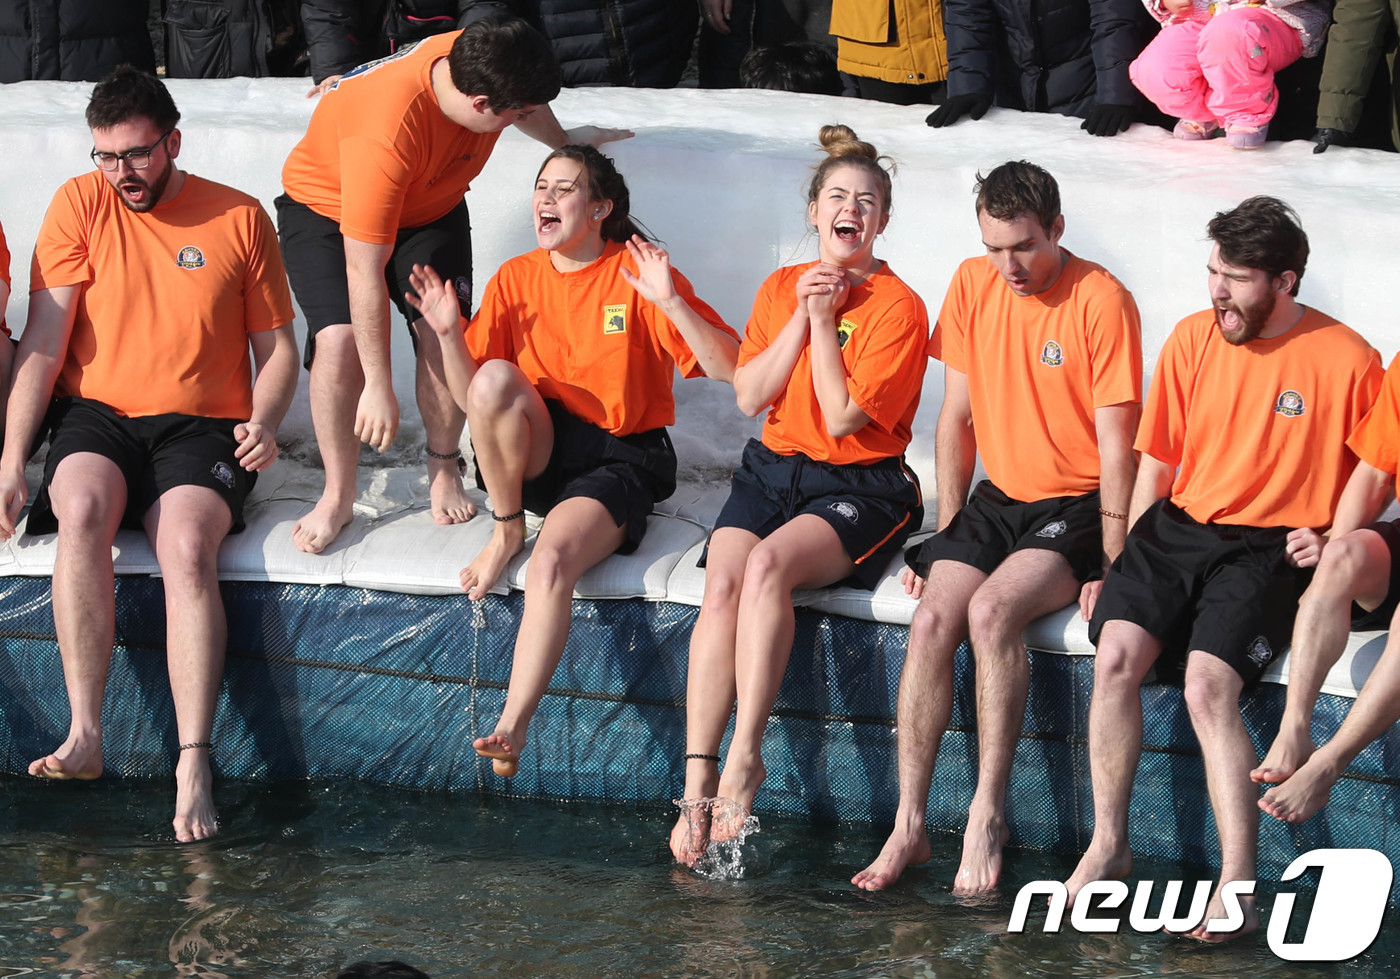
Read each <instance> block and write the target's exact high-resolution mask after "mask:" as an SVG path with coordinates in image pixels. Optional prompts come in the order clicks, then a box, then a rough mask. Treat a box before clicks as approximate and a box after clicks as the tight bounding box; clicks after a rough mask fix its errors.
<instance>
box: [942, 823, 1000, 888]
mask: <svg viewBox="0 0 1400 979" xmlns="http://www.w3.org/2000/svg"><path fill="white" fill-rule="evenodd" d="M1010 839H1011V830H1009V829H1007V828H1006V822H1005V821H1004V820H1003V819H1002V818H1001V816H1000V815H998V816H996V817H995V818H992V819H980V818H973V817H972V816H971V815H969V816H968V821H967V829H966V831H964V833H963V851H962V863H960V864H959V865H958V873H957V876H956V877H954V878H953V893H954V894H959V895H967V894H984V893H986V892H987V891H990V890H991V889H992V888H994V887H996V886H997V882H998V881H1000V880H1001V851H1002V848H1003V847H1005V846H1006V843H1007V841H1008V840H1010Z"/></svg>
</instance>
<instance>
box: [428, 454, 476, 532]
mask: <svg viewBox="0 0 1400 979" xmlns="http://www.w3.org/2000/svg"><path fill="white" fill-rule="evenodd" d="M428 501H429V502H430V503H431V504H432V508H433V522H434V523H439V524H454V523H466V522H467V521H468V520H470V519H471V518H472V517H474V516H476V504H475V503H473V502H472V501H471V500H470V499H469V498H468V497H467V491H466V489H464V488H463V486H462V470H461V467H460V466H458V464H457V460H456V459H429V460H428Z"/></svg>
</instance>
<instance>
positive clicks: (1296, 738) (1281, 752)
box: [1249, 728, 1317, 785]
mask: <svg viewBox="0 0 1400 979" xmlns="http://www.w3.org/2000/svg"><path fill="white" fill-rule="evenodd" d="M1316 750H1317V746H1316V745H1314V744H1313V742H1312V738H1311V737H1310V735H1309V733H1308V732H1307V731H1285V730H1284V729H1283V728H1279V732H1278V737H1276V738H1274V743H1273V744H1271V745H1270V746H1269V753H1268V754H1266V755H1265V756H1264V760H1263V761H1261V762H1260V763H1259V767H1258V768H1256V769H1254V770H1253V771H1251V772H1250V773H1249V777H1250V778H1252V779H1253V780H1254V781H1256V782H1262V783H1265V784H1269V785H1272V784H1275V783H1278V782H1282V781H1284V780H1286V779H1288V778H1291V777H1292V775H1293V773H1294V772H1296V771H1297V770H1298V766H1299V765H1301V764H1303V762H1305V761H1307V760H1308V759H1309V758H1311V757H1312V753H1313V752H1314V751H1316Z"/></svg>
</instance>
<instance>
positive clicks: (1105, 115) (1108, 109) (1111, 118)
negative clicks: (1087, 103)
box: [1079, 105, 1137, 136]
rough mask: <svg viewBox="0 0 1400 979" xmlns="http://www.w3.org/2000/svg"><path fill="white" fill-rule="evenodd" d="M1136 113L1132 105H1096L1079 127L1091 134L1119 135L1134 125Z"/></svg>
mask: <svg viewBox="0 0 1400 979" xmlns="http://www.w3.org/2000/svg"><path fill="white" fill-rule="evenodd" d="M1136 115H1137V113H1136V112H1134V111H1133V107H1132V106H1131V105H1096V106H1094V107H1093V108H1092V109H1090V110H1089V115H1088V117H1086V118H1085V120H1084V121H1083V122H1082V123H1080V124H1079V128H1080V129H1084V130H1087V131H1088V133H1089V134H1090V135H1091V136H1117V135H1118V134H1119V133H1121V132H1123V130H1125V129H1127V128H1128V127H1129V126H1130V125H1132V122H1133V118H1134V117H1135V116H1136Z"/></svg>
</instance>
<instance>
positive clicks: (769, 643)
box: [671, 126, 928, 866]
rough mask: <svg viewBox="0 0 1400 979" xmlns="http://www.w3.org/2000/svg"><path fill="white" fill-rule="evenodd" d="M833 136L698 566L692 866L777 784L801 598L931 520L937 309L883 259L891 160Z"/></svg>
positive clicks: (742, 394)
mask: <svg viewBox="0 0 1400 979" xmlns="http://www.w3.org/2000/svg"><path fill="white" fill-rule="evenodd" d="M821 144H822V148H823V149H824V150H825V151H826V156H825V158H824V159H823V160H822V161H821V162H820V163H819V164H818V165H817V166H816V167H815V168H814V171H813V174H812V178H811V181H810V183H809V185H808V191H807V220H808V223H809V224H811V226H812V227H813V229H814V231H815V234H816V239H817V246H818V250H819V253H820V257H819V259H818V260H817V261H815V262H806V263H803V264H800V265H794V266H789V267H787V268H782V269H779V270H778V271H776V272H774V273H773V274H772V275H770V276H769V277H768V279H767V281H765V282H764V283H763V286H762V287H761V288H760V289H759V291H758V296H757V298H755V300H754V306H753V314H752V316H751V317H750V318H749V322H748V326H747V327H746V329H745V335H744V342H743V346H742V347H741V348H740V351H739V365H738V367H737V368H736V369H735V372H734V388H735V392H736V394H737V396H738V402H739V407H740V409H741V410H743V412H744V413H745V414H747V415H750V416H757V415H759V414H765V419H764V424H763V432H762V439H761V441H760V440H755V439H751V440H750V441H749V443H748V445H747V446H746V447H745V449H744V455H743V461H742V462H741V464H740V466H739V468H738V469H736V470H735V471H734V476H733V481H732V483H731V487H730V496H729V499H728V501H727V502H726V503H725V505H724V508H723V510H722V511H721V512H720V515H719V518H718V519H717V520H716V522H715V528H714V531H713V533H712V534H711V536H710V542H709V546H708V548H707V550H706V555H705V557H704V558H702V564H704V565H705V568H706V573H705V597H704V601H703V602H702V604H701V607H700V617H699V619H698V621H697V622H696V625H695V629H694V632H693V633H692V636H691V642H690V667H689V679H688V684H687V702H686V727H687V730H686V756H685V762H686V767H685V798H684V799H683V800H681V802H680V805H681V809H682V812H681V816H680V819H679V820H678V821H677V823H676V827H675V829H674V830H673V831H672V833H671V851H672V853H673V854H675V857H676V859H677V860H678V861H680V862H681V863H683V864H686V865H690V866H693V865H695V863H696V862H697V861H698V860H700V858H701V857H702V856H703V855H704V853H705V849H706V847H707V846H708V845H709V843H710V842H712V841H713V842H725V841H729V840H734V839H736V838H741V837H742V835H743V834H744V833H746V832H747V831H748V830H747V826H748V825H749V822H748V817H749V815H750V812H751V810H752V808H753V801H754V795H755V793H756V792H757V791H758V787H759V786H760V785H761V784H762V782H763V778H764V774H765V770H764V766H763V759H762V752H761V747H762V741H763V732H764V728H765V727H766V725H767V723H768V714H769V712H770V711H771V710H772V708H773V704H774V702H775V700H776V699H777V696H778V688H779V685H780V684H781V682H782V679H783V674H784V672H785V670H786V668H787V663H788V657H789V654H790V652H791V649H792V642H793V634H794V629H795V618H794V613H793V606H792V593H793V591H794V590H795V589H798V588H820V587H824V586H827V585H833V584H836V583H838V582H846V581H849V582H851V583H853V584H856V585H858V586H861V587H865V588H873V587H874V585H875V583H876V582H877V581H879V579H880V578H881V577H883V575H884V572H885V569H886V567H887V565H888V564H889V561H890V559H891V558H892V557H893V556H895V555H897V554H898V553H899V552H900V549H901V547H902V546H903V543H904V541H905V539H906V538H907V537H908V536H909V534H910V532H912V531H913V530H915V529H917V528H918V527H919V525H920V524H921V523H922V522H923V500H922V496H921V494H920V490H919V482H918V479H917V478H915V476H914V474H913V472H912V471H910V470H909V468H908V467H907V466H905V464H904V458H903V454H904V450H905V448H906V447H907V446H908V444H909V439H910V425H911V423H912V422H913V419H914V412H915V410H916V409H917V407H918V404H919V394H920V392H921V390H922V388H923V376H924V365H925V364H926V363H927V358H926V355H925V346H926V344H927V341H928V314H927V313H926V312H925V309H924V304H923V301H922V300H920V298H919V296H918V295H917V294H916V293H915V292H914V290H913V289H911V288H909V287H908V286H907V285H905V284H904V283H903V282H902V281H901V280H900V279H899V277H898V276H896V275H895V274H894V272H893V271H892V270H891V269H890V267H889V266H888V265H887V264H886V263H885V262H883V261H881V260H880V259H879V258H877V257H876V256H875V242H876V238H877V237H878V236H879V234H880V233H881V232H882V231H884V230H885V225H886V223H887V222H888V221H889V217H890V202H891V184H890V174H889V171H888V170H887V169H886V166H885V165H884V161H883V158H882V157H881V156H880V155H879V152H878V151H877V150H876V149H875V147H874V146H871V145H870V144H869V143H865V142H862V141H861V140H860V139H858V138H857V136H856V134H855V133H854V132H852V131H851V130H850V129H849V128H847V127H846V126H826V127H823V129H822V131H821ZM736 702H737V707H736ZM731 710H733V711H734V716H735V722H734V736H733V738H732V740H731V742H730V745H729V751H728V756H727V758H726V760H725V764H724V767H723V770H722V771H721V769H720V757H719V749H720V740H721V738H722V737H723V735H724V730H725V727H726V726H727V724H728V722H729V716H730V712H731Z"/></svg>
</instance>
